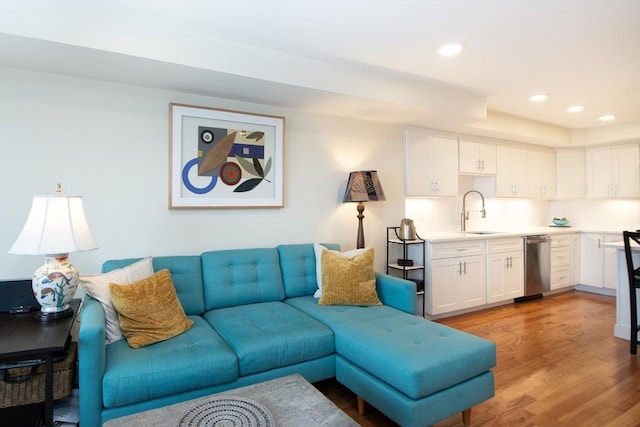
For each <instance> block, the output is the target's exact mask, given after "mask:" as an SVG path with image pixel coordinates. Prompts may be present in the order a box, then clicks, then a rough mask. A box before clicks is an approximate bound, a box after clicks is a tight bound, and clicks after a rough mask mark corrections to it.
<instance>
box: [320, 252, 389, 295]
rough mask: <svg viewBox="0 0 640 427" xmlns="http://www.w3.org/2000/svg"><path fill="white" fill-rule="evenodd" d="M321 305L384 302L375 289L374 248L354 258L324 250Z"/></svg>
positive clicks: (322, 257)
mask: <svg viewBox="0 0 640 427" xmlns="http://www.w3.org/2000/svg"><path fill="white" fill-rule="evenodd" d="M321 264H322V296H321V297H320V300H319V301H318V304H320V305H382V303H381V302H380V299H379V298H378V293H377V292H376V277H375V272H374V270H373V248H368V249H367V250H365V251H364V252H363V253H361V254H359V255H355V256H353V257H344V256H341V255H338V254H335V253H333V252H332V251H322V254H321Z"/></svg>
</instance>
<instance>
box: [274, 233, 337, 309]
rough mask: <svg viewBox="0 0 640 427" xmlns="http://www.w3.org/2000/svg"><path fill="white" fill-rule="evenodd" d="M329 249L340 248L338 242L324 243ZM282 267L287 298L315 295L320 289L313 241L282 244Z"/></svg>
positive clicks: (280, 250) (280, 247) (279, 250)
mask: <svg viewBox="0 0 640 427" xmlns="http://www.w3.org/2000/svg"><path fill="white" fill-rule="evenodd" d="M322 246H325V247H326V248H327V249H331V250H334V251H339V250H340V245H338V244H337V243H322ZM277 249H278V253H279V254H280V268H281V269H282V280H283V281H284V292H285V295H286V297H287V298H295V297H301V296H304V295H313V293H314V292H315V291H316V290H317V289H318V281H317V280H316V255H315V252H314V251H313V243H306V244H299V245H280V246H278V247H277Z"/></svg>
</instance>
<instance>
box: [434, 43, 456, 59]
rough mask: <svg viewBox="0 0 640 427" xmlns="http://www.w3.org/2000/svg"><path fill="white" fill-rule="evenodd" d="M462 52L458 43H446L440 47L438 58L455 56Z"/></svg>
mask: <svg viewBox="0 0 640 427" xmlns="http://www.w3.org/2000/svg"><path fill="white" fill-rule="evenodd" d="M461 51H462V45H461V44H460V43H447V44H443V45H442V46H440V48H439V49H438V53H439V54H440V56H455V55H457V54H459V53H460V52H461Z"/></svg>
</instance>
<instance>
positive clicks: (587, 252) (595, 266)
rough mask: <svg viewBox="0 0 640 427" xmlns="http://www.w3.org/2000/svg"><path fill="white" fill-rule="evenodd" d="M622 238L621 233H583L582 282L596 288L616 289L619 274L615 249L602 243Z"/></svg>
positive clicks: (581, 252)
mask: <svg viewBox="0 0 640 427" xmlns="http://www.w3.org/2000/svg"><path fill="white" fill-rule="evenodd" d="M621 239H622V236H621V235H620V234H596V233H584V234H582V236H581V238H580V265H581V268H580V284H582V285H587V286H592V287H595V288H606V289H616V286H617V281H618V276H617V270H616V253H615V249H612V248H603V247H602V246H601V244H602V243H604V242H614V241H618V240H621Z"/></svg>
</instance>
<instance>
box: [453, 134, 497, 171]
mask: <svg viewBox="0 0 640 427" xmlns="http://www.w3.org/2000/svg"><path fill="white" fill-rule="evenodd" d="M458 149H459V161H458V171H459V172H460V173H466V174H472V175H495V173H496V146H495V144H486V143H480V142H470V141H460V144H459V146H458Z"/></svg>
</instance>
